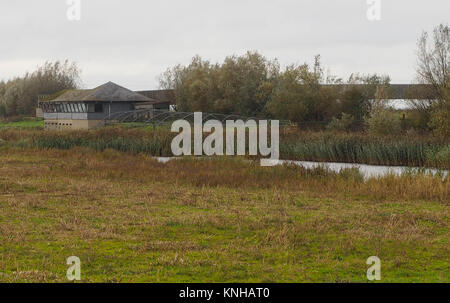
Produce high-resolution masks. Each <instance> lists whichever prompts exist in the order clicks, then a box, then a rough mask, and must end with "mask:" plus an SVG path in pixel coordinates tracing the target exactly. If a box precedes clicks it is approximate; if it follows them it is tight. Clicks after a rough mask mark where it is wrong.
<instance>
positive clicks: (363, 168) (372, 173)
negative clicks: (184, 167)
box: [156, 157, 448, 179]
mask: <svg viewBox="0 0 450 303" xmlns="http://www.w3.org/2000/svg"><path fill="white" fill-rule="evenodd" d="M156 159H157V160H158V162H161V163H167V162H169V161H170V160H173V159H177V158H176V157H157V158H156ZM273 163H274V164H275V165H282V164H294V165H299V166H303V167H304V168H310V169H311V168H316V167H324V168H327V169H329V170H331V171H334V172H339V171H341V170H342V169H350V168H358V169H359V172H360V173H361V174H362V175H363V176H364V178H366V179H368V178H376V177H383V176H386V175H401V174H403V173H405V172H411V171H412V172H414V171H421V172H424V173H426V174H433V175H436V174H438V173H441V174H442V177H443V178H445V177H446V176H447V175H448V170H438V169H433V168H419V167H407V166H383V165H367V164H358V163H337V162H313V161H294V160H274V161H273Z"/></svg>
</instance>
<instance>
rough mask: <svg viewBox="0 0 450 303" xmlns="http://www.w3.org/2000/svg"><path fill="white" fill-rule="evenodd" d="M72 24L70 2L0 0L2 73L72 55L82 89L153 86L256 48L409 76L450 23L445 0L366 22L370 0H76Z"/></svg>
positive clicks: (400, 8)
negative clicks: (183, 69) (200, 63)
mask: <svg viewBox="0 0 450 303" xmlns="http://www.w3.org/2000/svg"><path fill="white" fill-rule="evenodd" d="M80 1H81V20H79V21H69V20H68V18H67V10H68V9H69V7H70V6H69V5H68V4H67V2H66V0H40V1H30V0H1V2H0V37H1V42H0V79H4V80H6V79H9V78H11V77H14V76H20V75H22V74H24V73H25V72H26V71H33V70H34V69H35V68H36V67H37V66H39V65H42V64H43V63H44V62H45V61H46V60H49V61H55V60H64V59H66V58H67V59H69V60H71V61H75V62H77V63H78V64H79V66H80V67H81V69H82V78H83V83H84V86H85V87H87V88H89V87H94V86H97V85H100V84H102V83H104V82H107V81H114V82H116V83H118V84H121V85H123V86H126V87H128V88H130V89H136V90H138V89H153V88H158V80H157V77H158V75H159V74H161V73H162V72H163V71H164V70H166V69H167V68H168V67H170V66H174V65H176V64H178V63H181V64H188V63H189V61H190V59H191V58H192V57H193V56H194V55H196V54H198V55H200V56H202V57H203V58H205V59H208V60H211V61H213V62H216V61H222V60H223V59H224V58H225V56H227V55H231V54H237V55H240V54H243V53H245V51H247V50H257V51H259V52H260V53H262V54H263V55H265V56H266V57H268V58H278V59H279V61H280V63H281V64H282V65H286V64H289V63H303V62H312V59H313V56H314V55H315V54H321V56H322V62H323V63H324V65H325V66H326V67H327V68H328V69H329V70H330V72H331V74H334V75H338V76H340V77H348V76H349V75H350V74H351V73H352V72H361V73H375V72H376V73H381V74H388V75H390V76H391V79H392V82H393V83H410V82H413V81H414V64H415V45H416V40H417V38H418V36H419V35H420V33H421V32H422V31H423V30H428V31H429V30H432V28H433V27H434V26H436V25H438V24H439V23H449V19H450V18H449V16H450V14H449V12H450V1H448V0H427V1H424V0H380V3H381V20H379V21H369V20H368V18H367V10H368V9H369V7H370V5H368V4H367V2H366V0H341V1H336V0H277V1H264V0H189V1H188V0H161V1H160V0H151V1H148V0H147V1H145V0H126V1H125V0H122V1H120V0H80Z"/></svg>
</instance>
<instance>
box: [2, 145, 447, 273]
mask: <svg viewBox="0 0 450 303" xmlns="http://www.w3.org/2000/svg"><path fill="white" fill-rule="evenodd" d="M0 170H1V174H0V256H1V257H0V282H66V281H67V280H66V278H65V275H66V271H67V268H68V266H67V265H66V259H67V258H68V257H69V256H73V255H74V256H78V257H79V258H80V259H81V262H82V263H81V277H82V281H83V282H367V279H366V270H367V268H368V265H366V263H365V262H366V260H367V258H368V257H370V256H373V255H375V256H378V257H380V259H381V262H382V272H381V275H382V280H381V282H450V280H449V277H450V266H449V265H450V264H449V260H448V255H449V253H450V250H449V247H450V246H449V239H450V236H449V235H450V230H449V219H450V213H449V206H450V205H449V204H450V201H449V196H450V195H449V193H450V192H449V191H450V184H449V182H450V181H449V179H448V178H447V179H445V180H444V181H442V179H440V178H433V177H430V176H424V175H416V176H413V175H405V176H402V177H393V176H388V177H385V178H381V179H370V180H367V181H364V180H362V179H361V178H358V176H357V175H355V174H350V173H349V172H345V173H344V174H336V173H331V172H327V171H324V170H321V169H316V170H312V171H308V170H304V169H301V168H298V167H293V166H281V167H272V168H262V167H259V165H258V164H257V163H253V162H250V161H243V160H242V159H228V158H225V159H224V158H221V159H211V160H208V161H196V160H193V159H183V160H177V161H172V162H169V163H167V164H161V163H157V162H156V161H155V160H152V159H151V158H149V157H148V156H146V155H143V154H141V155H133V154H130V153H122V152H117V151H114V150H105V151H104V152H96V151H94V150H92V149H86V148H75V149H71V150H48V151H47V150H46V151H43V150H29V149H25V150H23V149H15V148H8V147H3V148H1V149H0Z"/></svg>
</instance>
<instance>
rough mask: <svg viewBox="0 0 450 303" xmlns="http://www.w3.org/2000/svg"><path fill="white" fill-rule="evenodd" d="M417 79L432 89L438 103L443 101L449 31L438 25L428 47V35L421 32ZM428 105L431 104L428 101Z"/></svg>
mask: <svg viewBox="0 0 450 303" xmlns="http://www.w3.org/2000/svg"><path fill="white" fill-rule="evenodd" d="M417 46H418V52H417V58H418V62H417V78H418V80H419V82H420V83H422V84H428V85H431V87H432V93H433V95H434V96H435V98H436V99H437V100H438V101H442V100H444V99H445V96H446V94H447V91H448V89H449V83H450V82H449V81H450V29H449V27H448V25H443V24H440V25H439V26H437V27H436V28H435V29H434V30H433V41H432V42H431V45H429V35H428V33H427V32H423V33H422V35H421V37H420V38H419V40H418V42H417ZM428 105H429V106H431V105H432V102H430V100H428Z"/></svg>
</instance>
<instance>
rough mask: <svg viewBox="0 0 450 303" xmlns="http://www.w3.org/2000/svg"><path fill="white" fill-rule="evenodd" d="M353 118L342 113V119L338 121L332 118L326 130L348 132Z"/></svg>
mask: <svg viewBox="0 0 450 303" xmlns="http://www.w3.org/2000/svg"><path fill="white" fill-rule="evenodd" d="M354 120H355V119H354V118H353V116H352V115H349V114H346V113H343V114H342V117H341V118H340V119H338V118H336V117H334V118H333V119H332V120H331V122H330V123H329V124H328V125H327V128H328V129H329V130H341V131H347V130H350V128H351V126H352V124H353V122H354Z"/></svg>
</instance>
